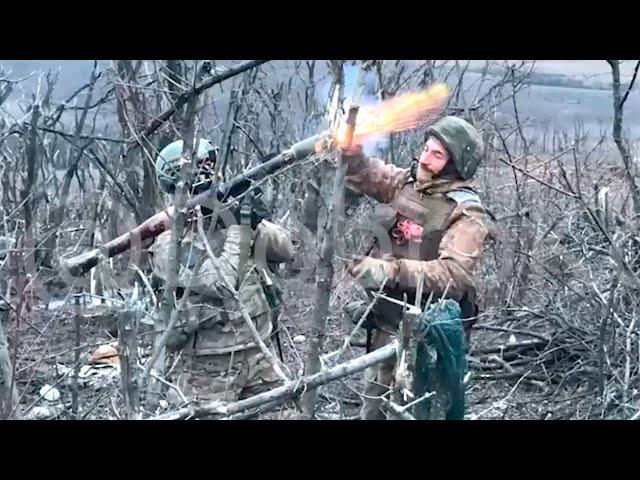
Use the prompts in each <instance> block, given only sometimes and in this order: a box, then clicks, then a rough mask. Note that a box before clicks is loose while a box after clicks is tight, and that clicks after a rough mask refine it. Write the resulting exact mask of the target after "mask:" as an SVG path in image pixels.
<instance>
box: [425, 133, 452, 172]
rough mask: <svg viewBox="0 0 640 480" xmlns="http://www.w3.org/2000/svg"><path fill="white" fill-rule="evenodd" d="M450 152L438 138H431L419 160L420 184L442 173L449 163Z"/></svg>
mask: <svg viewBox="0 0 640 480" xmlns="http://www.w3.org/2000/svg"><path fill="white" fill-rule="evenodd" d="M449 158H450V156H449V152H448V151H447V149H446V148H445V147H444V145H442V142H440V140H438V139H437V138H434V137H430V138H429V139H428V140H427V141H426V142H425V144H424V149H423V150H422V154H421V155H420V159H419V160H418V173H417V180H418V182H425V181H428V180H430V179H431V178H433V176H434V175H437V174H438V173H440V172H441V171H442V170H443V169H444V167H445V165H446V164H447V162H448V161H449Z"/></svg>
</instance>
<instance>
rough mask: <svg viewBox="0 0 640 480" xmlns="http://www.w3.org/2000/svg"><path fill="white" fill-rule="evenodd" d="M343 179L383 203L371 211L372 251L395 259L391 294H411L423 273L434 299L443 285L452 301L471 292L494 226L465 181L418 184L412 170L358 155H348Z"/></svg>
mask: <svg viewBox="0 0 640 480" xmlns="http://www.w3.org/2000/svg"><path fill="white" fill-rule="evenodd" d="M347 182H348V183H349V184H350V186H352V187H354V188H356V189H357V190H359V191H360V192H362V193H364V194H366V195H368V196H370V197H372V198H374V199H376V200H378V201H379V202H381V203H382V204H384V205H378V206H377V207H376V212H375V222H374V223H375V224H376V225H377V226H378V229H379V230H378V234H377V235H376V237H377V241H376V249H375V252H376V253H377V255H378V256H383V255H386V256H387V257H389V255H390V257H391V258H395V259H396V260H397V262H398V266H399V270H398V272H399V273H398V274H397V276H396V279H395V280H396V282H395V285H394V286H393V287H391V288H390V289H388V290H390V292H389V293H394V292H395V293H401V292H407V293H409V297H410V299H411V298H412V294H413V293H415V289H416V286H417V282H418V278H419V277H422V278H423V279H424V280H423V281H424V292H426V294H427V295H428V294H429V292H433V293H434V294H435V295H436V298H437V296H438V295H439V294H441V293H443V292H444V291H445V289H447V296H448V297H450V298H454V299H456V300H461V299H462V298H464V297H474V296H475V285H474V273H475V270H476V267H477V266H478V262H479V260H480V257H481V254H482V251H483V248H484V246H485V242H486V241H487V240H488V239H489V238H492V237H493V236H494V234H495V227H494V226H493V223H492V220H491V218H490V215H489V214H488V212H487V211H486V209H485V208H484V207H483V206H482V204H481V202H480V199H479V198H478V196H477V194H476V193H475V192H474V190H473V188H472V186H471V183H470V182H469V181H462V180H451V179H439V180H433V181H431V182H429V183H426V184H422V185H418V184H417V183H416V182H415V180H414V179H413V177H412V176H411V172H410V169H403V168H399V167H396V166H395V165H392V164H385V163H384V162H383V161H382V160H380V159H376V158H367V157H365V156H362V155H361V156H357V157H351V158H350V160H349V165H348V170H347ZM380 231H384V232H387V236H386V238H380V237H381V235H380V233H379V232H380ZM394 296H396V295H394ZM398 297H400V298H401V295H398ZM472 301H473V299H472Z"/></svg>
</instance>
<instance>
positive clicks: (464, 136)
mask: <svg viewBox="0 0 640 480" xmlns="http://www.w3.org/2000/svg"><path fill="white" fill-rule="evenodd" d="M431 135H433V136H434V137H435V138H437V139H438V140H440V141H441V142H442V143H443V144H444V146H445V148H446V149H447V150H448V151H449V153H450V154H451V156H452V157H453V163H454V164H455V166H456V168H457V169H458V172H460V175H461V176H462V178H463V179H465V180H468V179H469V178H471V177H473V175H474V174H475V173H476V170H477V169H478V165H479V164H480V160H481V159H482V155H483V153H484V142H483V141H482V137H481V135H480V132H478V130H476V128H475V127H474V126H473V125H471V124H470V123H469V122H466V121H465V120H462V119H461V118H458V117H452V116H449V117H444V118H442V119H440V120H438V121H437V122H436V123H434V124H433V125H431V126H430V127H429V128H428V129H427V133H426V136H427V137H429V136H431Z"/></svg>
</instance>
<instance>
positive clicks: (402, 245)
mask: <svg viewBox="0 0 640 480" xmlns="http://www.w3.org/2000/svg"><path fill="white" fill-rule="evenodd" d="M443 190H444V191H442V192H441V193H429V194H427V193H422V192H420V191H419V190H418V189H417V188H416V183H415V181H409V182H408V183H406V184H405V185H404V186H403V187H402V188H401V189H400V190H399V191H398V192H397V193H396V195H395V196H394V198H393V199H392V201H391V202H390V203H389V204H387V205H383V204H379V205H377V206H376V209H375V212H374V219H375V220H374V221H375V222H376V223H377V224H378V225H380V226H381V227H382V228H383V229H384V230H385V231H386V232H387V237H386V238H383V239H381V238H377V239H376V243H375V246H374V248H375V251H376V253H377V255H376V256H378V257H380V256H382V255H384V254H389V253H390V254H391V255H392V256H393V257H395V258H398V259H410V260H420V261H428V260H435V259H437V258H438V249H439V246H440V242H441V241H442V237H443V235H444V233H445V231H446V229H447V228H448V222H449V219H450V218H451V214H452V213H453V211H454V209H455V208H456V206H457V205H458V204H459V203H476V204H480V199H479V197H478V196H477V195H476V193H475V192H474V191H473V190H472V189H471V188H470V187H468V186H466V185H461V186H455V185H452V189H451V190H448V191H447V189H446V188H445V189H443ZM405 220H410V221H411V222H413V223H414V224H417V225H418V226H419V227H421V232H419V233H420V234H419V235H415V236H412V237H411V238H403V237H402V236H399V235H397V233H398V231H399V230H400V227H399V226H400V225H402V223H403V222H404V221H405ZM389 240H390V241H389ZM386 293H387V294H388V295H389V296H391V297H394V298H397V299H399V300H402V298H403V294H405V293H406V294H407V301H408V302H409V303H414V302H415V294H416V292H415V291H414V290H408V291H406V290H395V289H391V290H388V291H387V292H386ZM429 293H431V292H423V301H426V299H427V298H428V296H429ZM433 293H434V300H436V299H438V298H439V296H440V295H441V293H442V292H433ZM384 303H388V302H384ZM460 306H461V309H462V313H463V318H468V317H472V316H475V315H476V307H475V291H469V292H467V296H466V297H465V298H464V299H463V300H462V301H461V302H460ZM380 307H381V308H379V309H378V310H384V311H386V310H387V309H388V308H389V307H390V308H392V309H393V310H394V311H395V310H396V309H397V308H396V307H391V305H390V304H389V305H387V306H383V305H381V306H380ZM380 313H383V312H380ZM389 316H395V315H389V314H388V312H385V313H383V317H389Z"/></svg>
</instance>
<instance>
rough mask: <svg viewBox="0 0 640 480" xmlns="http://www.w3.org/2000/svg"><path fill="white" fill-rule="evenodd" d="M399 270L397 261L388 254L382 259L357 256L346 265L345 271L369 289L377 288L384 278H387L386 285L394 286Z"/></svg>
mask: <svg viewBox="0 0 640 480" xmlns="http://www.w3.org/2000/svg"><path fill="white" fill-rule="evenodd" d="M399 270H400V266H399V265H398V261H397V260H396V259H395V258H393V257H389V256H385V257H383V258H382V259H380V258H373V257H358V258H356V259H355V260H354V261H353V262H352V263H351V264H350V265H349V266H348V267H347V272H348V273H349V274H350V275H351V276H353V278H355V279H356V280H357V281H358V283H359V284H360V285H362V287H364V288H366V289H369V290H377V289H379V288H380V286H381V285H382V282H384V280H385V278H387V283H386V287H392V286H394V285H395V283H396V277H397V276H398V272H399Z"/></svg>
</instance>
